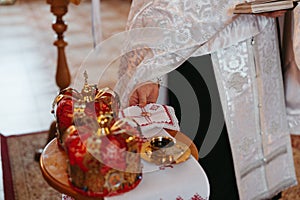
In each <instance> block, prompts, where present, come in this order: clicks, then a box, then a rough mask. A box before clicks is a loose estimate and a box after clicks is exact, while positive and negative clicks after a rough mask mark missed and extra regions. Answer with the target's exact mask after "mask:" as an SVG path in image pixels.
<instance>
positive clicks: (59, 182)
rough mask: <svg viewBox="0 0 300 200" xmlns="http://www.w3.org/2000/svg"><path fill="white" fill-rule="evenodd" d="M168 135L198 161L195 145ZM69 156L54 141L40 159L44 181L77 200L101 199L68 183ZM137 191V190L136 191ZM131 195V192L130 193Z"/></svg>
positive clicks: (176, 134)
mask: <svg viewBox="0 0 300 200" xmlns="http://www.w3.org/2000/svg"><path fill="white" fill-rule="evenodd" d="M168 133H169V134H170V135H171V136H173V137H175V138H176V140H179V141H181V142H183V143H185V144H188V145H189V146H190V149H191V154H192V156H193V157H194V159H196V160H197V159H198V151H197V148H196V146H195V144H194V143H193V142H192V141H191V140H190V139H189V138H188V137H187V136H186V135H185V134H183V133H181V132H177V131H171V130H168ZM66 160H67V156H66V154H65V152H64V151H62V150H61V149H59V148H58V145H57V139H56V138H55V139H53V140H52V141H51V142H50V143H48V145H47V146H46V147H45V148H44V150H43V152H42V154H41V157H40V168H41V171H42V174H43V177H44V179H45V180H46V181H47V182H48V184H49V185H50V186H51V187H53V188H54V189H56V190H57V191H59V192H61V193H64V194H67V195H69V196H71V197H73V198H75V199H80V200H95V199H98V200H99V198H92V197H87V196H84V195H82V194H80V193H78V192H76V191H74V190H73V189H72V188H71V187H70V185H69V182H68V175H67V164H66ZM203 178H204V179H205V180H203V181H204V183H205V185H204V186H202V187H204V190H205V191H206V190H207V192H205V193H207V197H208V195H209V184H208V180H207V177H206V175H205V174H204V171H203ZM134 190H136V189H134ZM134 190H133V191H134ZM129 193H130V192H129Z"/></svg>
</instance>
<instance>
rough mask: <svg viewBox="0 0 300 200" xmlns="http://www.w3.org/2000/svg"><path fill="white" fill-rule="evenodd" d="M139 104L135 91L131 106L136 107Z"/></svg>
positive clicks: (131, 98) (130, 101) (130, 100)
mask: <svg viewBox="0 0 300 200" xmlns="http://www.w3.org/2000/svg"><path fill="white" fill-rule="evenodd" d="M138 103H139V100H138V95H137V92H136V91H135V92H134V93H133V94H132V95H131V96H130V99H129V106H135V105H137V104H138Z"/></svg>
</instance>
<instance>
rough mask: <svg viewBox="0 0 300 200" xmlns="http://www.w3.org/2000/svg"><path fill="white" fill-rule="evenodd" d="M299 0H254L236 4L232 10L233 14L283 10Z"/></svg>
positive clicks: (292, 6) (291, 6)
mask: <svg viewBox="0 0 300 200" xmlns="http://www.w3.org/2000/svg"><path fill="white" fill-rule="evenodd" d="M298 1H299V0H255V1H252V2H244V3H240V4H237V5H236V6H235V8H234V10H233V13H235V14H247V13H248V14H252V13H263V12H271V11H276V10H285V9H292V8H294V6H295V4H297V2H298Z"/></svg>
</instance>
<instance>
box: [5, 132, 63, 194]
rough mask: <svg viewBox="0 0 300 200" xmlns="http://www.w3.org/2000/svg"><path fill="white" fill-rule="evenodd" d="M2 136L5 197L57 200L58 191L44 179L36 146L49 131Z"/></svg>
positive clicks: (40, 146)
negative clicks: (35, 157) (36, 157)
mask: <svg viewBox="0 0 300 200" xmlns="http://www.w3.org/2000/svg"><path fill="white" fill-rule="evenodd" d="M0 138H1V156H2V169H3V183H4V185H3V187H4V196H5V199H6V200H59V199H61V194H60V193H59V192H57V191H56V190H54V189H53V188H52V187H50V186H49V185H48V183H47V182H46V181H45V180H44V178H43V175H42V173H41V170H40V166H39V163H38V162H36V161H35V160H34V154H35V150H36V149H38V148H42V147H43V146H44V145H45V143H46V141H47V138H48V133H47V132H46V131H45V132H38V133H32V134H25V135H17V136H9V137H5V136H3V135H0Z"/></svg>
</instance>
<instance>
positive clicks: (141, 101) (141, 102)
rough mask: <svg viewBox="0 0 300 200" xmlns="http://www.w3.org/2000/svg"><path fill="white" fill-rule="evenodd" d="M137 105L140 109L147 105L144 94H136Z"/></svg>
mask: <svg viewBox="0 0 300 200" xmlns="http://www.w3.org/2000/svg"><path fill="white" fill-rule="evenodd" d="M138 100H139V102H138V104H139V106H140V107H144V106H145V105H146V104H147V95H146V93H144V92H138Z"/></svg>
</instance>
